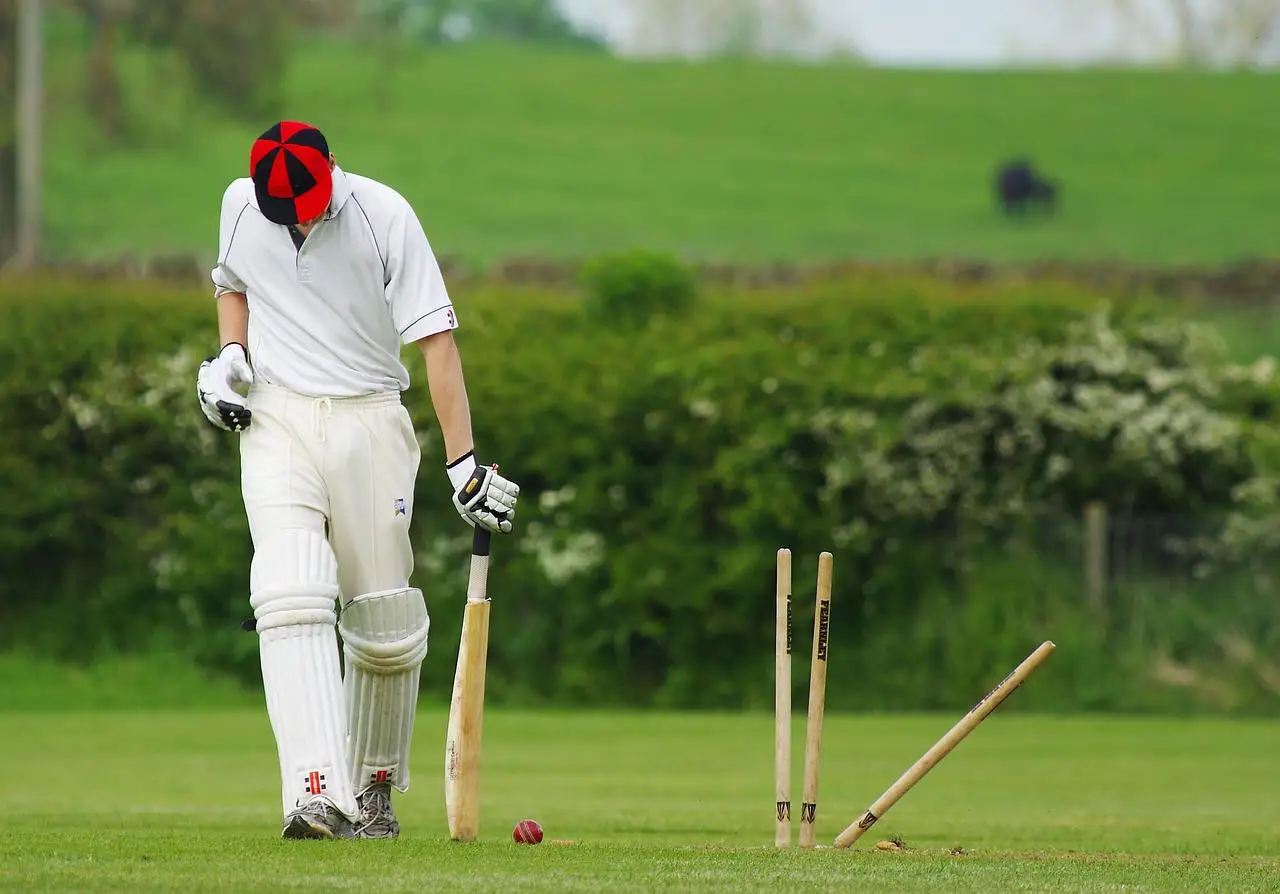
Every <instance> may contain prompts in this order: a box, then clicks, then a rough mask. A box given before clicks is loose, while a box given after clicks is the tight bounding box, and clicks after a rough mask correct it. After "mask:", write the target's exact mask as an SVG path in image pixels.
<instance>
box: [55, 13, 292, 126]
mask: <svg viewBox="0 0 1280 894" xmlns="http://www.w3.org/2000/svg"><path fill="white" fill-rule="evenodd" d="M65 3H66V6H67V8H69V9H70V10H73V11H74V12H76V13H78V14H79V16H80V17H81V18H82V20H83V22H84V24H85V26H86V30H87V33H88V40H89V48H88V54H87V61H86V71H85V78H86V81H85V90H86V100H87V104H88V106H89V109H90V111H91V112H92V114H93V116H94V119H95V120H96V121H97V123H98V124H99V126H100V127H101V128H102V130H103V131H104V132H105V133H106V135H107V136H108V137H109V138H112V139H117V140H118V139H122V138H123V137H125V136H126V134H127V131H128V128H129V120H128V103H127V101H126V100H127V97H126V88H125V85H124V82H123V80H122V78H121V75H120V70H119V53H120V52H121V51H122V50H123V49H124V48H125V47H127V46H141V47H145V48H147V49H150V50H152V51H155V52H159V53H163V54H166V55H168V56H170V57H172V58H174V59H175V60H176V61H177V62H178V63H179V65H180V66H181V68H182V70H183V71H184V73H185V75H186V77H187V80H188V82H189V83H190V85H191V86H192V87H193V88H194V89H195V90H196V91H197V92H198V93H199V94H200V95H201V96H203V97H205V98H206V99H208V100H210V101H212V102H213V103H214V104H215V105H216V106H217V107H219V108H220V109H221V110H223V111H224V112H225V113H228V114H231V115H233V116H236V117H240V118H244V119H246V120H252V121H258V120H261V119H262V118H265V117H270V116H272V115H274V114H276V113H278V112H279V111H280V107H281V103H282V100H283V88H284V77H285V74H286V71H287V67H288V62H289V55H290V53H289V42H290V37H291V35H292V32H293V29H294V28H295V27H296V25H297V23H298V20H299V16H300V15H301V9H302V0H184V2H182V3H155V2H149V0H65Z"/></svg>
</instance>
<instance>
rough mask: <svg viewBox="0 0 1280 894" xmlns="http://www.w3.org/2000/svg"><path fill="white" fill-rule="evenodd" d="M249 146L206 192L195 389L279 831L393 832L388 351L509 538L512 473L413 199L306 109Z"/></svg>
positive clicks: (406, 635)
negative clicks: (272, 762)
mask: <svg viewBox="0 0 1280 894" xmlns="http://www.w3.org/2000/svg"><path fill="white" fill-rule="evenodd" d="M248 161H249V165H248V170H249V176H248V177H241V178H237V179H235V180H233V181H232V182H231V184H230V186H229V187H228V188H227V189H226V191H225V193H224V194H223V198H222V213H221V223H220V227H219V236H218V257H217V262H216V264H215V265H214V267H213V270H212V273H211V278H212V280H213V285H214V289H213V292H214V297H215V304H216V307H217V321H218V338H219V345H220V350H219V351H218V353H217V355H216V356H214V357H211V358H209V359H208V360H206V361H205V362H203V363H202V364H201V366H200V369H199V372H198V375H197V388H196V390H197V396H198V398H199V403H200V407H201V409H202V410H203V411H204V414H205V416H206V417H207V418H208V420H209V422H210V423H212V424H213V425H215V426H217V427H219V428H221V429H224V430H226V431H227V432H231V433H234V434H235V435H236V436H237V437H238V439H239V448H240V485H241V493H242V496H243V500H244V509H245V514H246V516H247V519H248V524H249V532H250V536H251V538H252V543H253V559H252V562H251V565H250V568H249V591H250V596H249V601H250V604H251V606H252V608H253V616H254V619H255V623H256V628H255V629H256V631H257V636H258V646H259V655H260V660H261V666H262V682H263V688H264V691H265V695H266V707H267V714H268V717H269V719H270V723H271V729H272V731H273V733H274V736H275V743H276V751H277V755H278V757H279V762H280V783H281V795H282V799H283V814H284V818H283V824H282V829H283V831H282V834H283V837H285V838H394V837H396V836H398V835H399V834H400V826H399V823H398V822H397V821H396V816H395V812H394V811H393V809H392V805H391V796H392V792H393V791H396V792H405V791H406V790H407V789H408V788H409V781H410V780H409V751H410V745H411V743H412V740H413V728H414V708H415V705H416V703H417V696H418V681H419V672H420V669H421V665H422V662H423V659H424V657H425V656H426V654H427V633H428V629H429V626H430V621H429V616H428V612H427V605H426V601H425V599H424V597H423V593H422V590H421V589H419V588H418V587H415V586H412V585H411V584H410V576H411V573H412V571H413V566H414V554H413V546H412V544H411V542H410V539H409V525H410V522H411V520H412V518H413V510H414V484H415V481H416V479H417V474H418V468H419V463H420V460H421V450H420V447H419V441H418V436H417V433H416V431H415V428H414V424H413V420H412V419H411V417H410V414H409V412H408V410H407V409H406V407H405V406H404V404H403V403H402V401H401V394H402V392H404V391H405V390H406V389H407V388H408V387H409V372H408V370H407V368H406V367H405V365H403V364H402V362H401V353H400V352H401V347H402V346H405V345H414V346H416V347H417V349H418V352H419V353H421V355H422V359H423V362H424V364H425V371H426V380H427V387H428V390H429V393H430V398H431V402H432V407H433V409H434V411H435V415H436V419H437V422H438V424H439V427H440V432H441V435H442V436H443V442H444V451H445V457H444V460H445V462H444V469H443V470H442V472H443V473H444V474H443V475H442V476H441V485H442V487H441V499H443V498H444V497H445V496H446V495H450V496H451V498H452V502H453V505H454V507H455V508H456V510H457V512H458V513H459V514H460V515H461V517H462V519H463V520H464V521H465V522H466V523H467V524H469V525H471V526H472V527H473V528H475V527H477V526H478V527H480V528H483V529H486V530H488V531H491V532H493V533H498V534H505V533H509V532H510V531H511V529H512V523H513V521H514V516H515V509H516V501H517V497H518V495H519V487H518V486H517V485H516V484H515V483H513V482H512V481H509V480H507V479H506V478H504V477H503V476H501V475H499V474H498V472H497V467H496V466H491V465H487V464H485V463H481V462H478V461H477V459H476V455H475V451H474V445H473V443H472V431H471V414H470V408H469V404H468V399H467V390H466V385H465V382H464V379H463V368H462V360H461V356H460V354H459V350H458V346H457V344H456V342H455V340H454V335H453V330H455V329H457V328H458V318H457V315H456V313H455V310H454V307H453V304H452V302H451V300H450V297H449V294H448V292H447V290H446V288H445V283H444V278H443V276H442V273H441V270H440V266H439V264H438V262H437V260H436V257H435V255H434V253H433V251H432V248H431V245H430V243H429V242H428V240H427V237H426V234H425V233H424V232H423V228H422V226H421V224H420V223H419V220H418V217H417V215H416V214H415V212H414V209H413V208H412V206H410V204H409V203H408V202H407V201H406V200H405V199H404V198H403V197H402V196H401V195H400V194H399V193H397V192H396V191H395V190H394V189H392V188H391V187H389V186H386V185H384V184H382V183H380V182H378V181H376V180H373V179H370V178H368V177H362V176H360V175H357V174H354V173H347V172H345V171H343V170H342V168H340V167H339V166H338V165H337V162H336V159H335V158H334V156H333V154H332V153H331V152H330V150H329V144H328V141H327V140H326V138H325V136H324V135H323V134H322V133H321V132H320V131H319V130H318V129H316V128H315V127H313V126H311V125H308V124H303V123H299V122H293V121H281V122H279V123H276V124H274V125H273V126H271V127H270V128H269V129H268V130H267V131H266V132H265V133H263V134H262V135H261V136H260V137H259V138H258V139H257V140H255V141H254V142H253V143H252V146H251V148H250V152H249V159H248ZM446 485H447V487H448V490H447V491H446V490H444V486H446ZM339 635H340V636H341V646H339ZM339 648H341V649H342V654H341V659H342V660H341V661H340V656H339Z"/></svg>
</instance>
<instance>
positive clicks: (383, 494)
mask: <svg viewBox="0 0 1280 894" xmlns="http://www.w3.org/2000/svg"><path fill="white" fill-rule="evenodd" d="M248 403H249V409H250V410H252V412H253V420H252V424H251V425H250V426H249V427H248V429H246V430H245V431H244V432H243V433H242V434H241V436H240V479H241V490H242V492H243V497H244V505H245V513H246V515H247V517H248V521H249V531H250V534H251V536H252V538H253V543H254V546H255V548H256V549H261V548H262V546H263V544H266V543H270V542H271V541H272V539H273V538H274V537H275V536H276V535H277V534H278V533H279V532H281V531H283V530H285V529H290V528H305V529H308V530H311V531H314V532H315V533H317V534H319V535H320V536H321V537H326V538H327V539H328V541H329V544H330V545H331V546H332V547H333V552H334V555H335V556H336V558H337V561H338V587H339V590H340V592H341V600H342V604H343V605H344V606H345V605H346V603H348V602H350V601H351V599H352V598H353V597H355V596H358V595H360V594H362V593H372V592H376V591H379V590H389V589H395V588H398V587H406V586H408V584H409V576H410V575H411V573H412V572H413V546H412V543H411V542H410V540H409V523H410V521H411V520H412V518H413V489H414V482H415V481H416V480H417V476H418V465H419V462H420V460H421V451H420V449H419V447H418V439H417V435H416V434H415V432H414V428H413V422H412V419H411V418H410V416H409V411H408V410H407V409H406V408H405V406H404V404H403V403H401V401H400V394H399V392H386V393H381V394H375V395H369V396H362V397H345V398H338V397H332V398H330V397H322V398H313V397H307V396H304V395H300V394H297V393H295V392H291V391H287V390H285V389H283V388H280V387H277V386H273V385H253V386H252V387H251V388H250V390H249V395H248Z"/></svg>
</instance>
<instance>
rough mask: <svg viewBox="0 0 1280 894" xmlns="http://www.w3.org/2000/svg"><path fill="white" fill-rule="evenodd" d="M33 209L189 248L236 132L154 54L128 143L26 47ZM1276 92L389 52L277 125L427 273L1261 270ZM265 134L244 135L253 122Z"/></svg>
mask: <svg viewBox="0 0 1280 894" xmlns="http://www.w3.org/2000/svg"><path fill="white" fill-rule="evenodd" d="M50 55H51V61H50V80H51V90H52V94H51V109H50V119H51V120H50V134H49V140H50V146H49V153H50V154H49V158H48V160H47V165H46V168H47V177H48V180H47V190H46V197H45V207H46V211H47V214H48V235H49V239H48V245H49V251H50V253H51V254H54V255H58V256H63V257H67V256H82V257H83V256H95V257H100V256H114V255H118V254H120V253H125V252H128V253H133V254H136V255H150V254H155V253H163V252H173V251H184V252H199V253H200V254H201V255H202V256H211V255H212V254H213V253H214V252H215V251H216V239H217V216H218V206H219V199H220V196H221V193H222V190H223V188H224V187H225V185H226V183H227V182H228V181H229V180H230V179H231V178H233V177H238V176H243V175H244V174H245V173H246V169H247V160H246V159H247V157H248V147H249V144H250V141H251V139H252V137H253V136H255V135H256V134H257V132H258V131H259V130H260V129H261V127H258V126H257V125H255V124H233V123H229V122H228V121H226V120H225V119H222V118H219V117H216V116H212V115H211V114H210V112H209V110H208V109H206V108H204V107H202V106H200V105H198V104H194V103H192V102H190V101H189V99H187V98H185V97H184V96H183V94H182V93H181V91H179V90H178V89H177V88H175V87H174V86H173V84H174V83H176V81H175V79H174V78H173V77H172V74H171V72H170V71H169V70H168V69H166V68H165V67H164V66H163V65H162V64H161V63H159V62H157V61H156V60H154V59H150V60H149V59H146V58H143V57H140V56H134V57H130V58H129V59H128V60H127V61H128V65H127V66H126V72H127V74H128V76H129V81H130V83H131V84H132V90H131V92H130V94H129V96H130V99H129V104H130V108H131V109H132V110H133V111H132V115H133V118H134V120H135V121H136V122H137V126H136V129H137V132H138V136H137V138H136V140H135V141H134V142H132V143H131V144H130V145H127V146H124V147H112V146H108V145H105V144H104V143H103V142H102V140H101V138H100V137H99V136H97V135H95V134H94V133H93V132H92V131H91V130H90V129H89V128H88V127H87V122H86V119H85V117H84V114H83V112H82V108H83V86H82V80H83V75H82V73H81V66H82V64H83V63H82V60H81V57H80V56H81V52H80V50H79V49H78V48H77V47H76V46H75V44H74V43H72V42H70V39H69V38H63V39H62V40H61V41H60V42H58V43H56V44H55V46H54V47H53V48H52V49H51V51H50ZM1278 87H1280V74H1255V73H1229V74H1228V73H1189V72H1187V73H1184V72H1150V71H1148V72H1141V71H1103V70H1098V71H1088V72H1007V73H954V72H911V71H889V70H875V69H868V68H862V67H857V66H853V65H845V66H834V67H816V66H800V65H794V66H790V65H781V64H765V63H749V62H736V61H728V62H717V63H709V64H685V63H627V62H623V61H619V60H616V59H612V58H608V57H604V56H594V55H578V54H572V53H560V54H557V53H555V52H550V51H546V50H535V49H528V48H512V47H500V48H499V47H467V48H454V49H448V50H436V51H433V52H430V53H428V52H426V51H421V52H415V53H413V54H400V55H392V54H389V53H388V52H387V51H386V49H385V48H382V47H376V46H375V47H372V48H370V49H365V50H360V49H356V48H355V47H354V45H352V44H344V43H338V44H331V43H326V42H311V43H308V44H306V45H305V46H304V47H303V49H302V50H300V53H299V55H298V57H297V59H296V64H295V65H294V67H293V70H292V74H291V78H290V81H289V91H288V92H289V96H290V99H291V101H290V103H289V106H288V108H287V109H285V110H283V112H284V113H285V114H286V115H288V116H289V117H298V118H302V119H306V120H310V121H313V122H314V123H316V124H318V125H320V126H321V127H323V128H324V129H325V130H326V131H327V132H328V133H329V135H330V137H331V141H332V143H333V146H334V149H335V151H336V153H337V155H338V158H339V161H340V163H342V164H343V165H345V166H346V167H348V168H349V169H351V170H353V171H357V172H361V173H365V174H369V175H372V176H375V177H378V178H382V179H384V180H386V181H388V182H390V183H392V184H394V185H396V186H397V187H399V188H400V189H401V190H402V191H403V192H404V193H405V194H406V195H407V196H408V197H409V198H410V199H411V200H412V201H413V202H414V203H415V205H416V207H417V208H418V210H419V212H420V214H421V217H422V219H423V221H424V223H425V225H426V227H427V230H428V234H429V235H430V236H431V238H432V240H433V242H434V244H435V247H436V249H437V251H438V252H440V253H442V254H446V255H452V256H457V257H460V258H462V259H464V260H466V261H468V262H475V263H489V262H492V261H494V260H496V259H501V258H508V257H512V256H517V255H528V254H537V255H544V256H552V257H559V258H570V259H573V258H581V257H585V256H589V255H591V254H594V253H597V252H600V251H604V250H610V249H617V248H623V247H630V246H633V245H643V246H647V247H651V248H656V249H664V250H670V251H674V252H679V253H682V254H684V255H686V256H689V257H696V258H700V259H709V260H717V259H720V260H733V261H738V262H751V263H767V262H772V261H774V260H780V259H784V260H819V259H824V258H855V257H860V258H868V257H872V258H880V259H886V258H916V257H920V256H932V255H949V256H956V255H963V256H982V257H986V258H990V259H1026V258H1037V257H1056V258H1073V259H1078V258H1090V259H1098V258H1114V259H1126V260H1138V261H1149V262H1159V263H1170V262H1172V263H1186V262H1219V261H1224V260H1229V259H1234V258H1238V257H1241V256H1246V255H1267V254H1274V252H1275V239H1274V234H1275V233H1277V232H1280V179H1277V178H1276V177H1275V176H1274V170H1273V168H1274V163H1273V162H1274V159H1273V155H1274V147H1275V146H1276V145H1280V120H1278V119H1277V117H1276V116H1275V115H1274V114H1273V112H1274V105H1275V98H1276V96H1277V95H1280V93H1278V92H1277V88H1278ZM267 123H269V122H265V121H264V122H260V124H261V125H262V127H265V126H266V124H267ZM1022 152H1026V153H1030V154H1031V155H1032V156H1034V157H1035V158H1036V159H1038V160H1039V161H1040V162H1041V163H1043V164H1044V165H1045V166H1046V167H1047V168H1048V169H1049V170H1050V171H1051V173H1052V174H1054V175H1056V176H1058V177H1060V178H1062V180H1063V181H1064V183H1065V186H1064V189H1065V204H1064V208H1063V213H1062V215H1061V217H1060V218H1059V219H1057V220H1055V221H1052V222H1041V223H1037V224H1034V225H1030V226H1014V225H1010V224H1008V223H1006V222H1004V221H1003V220H1002V219H1001V218H1000V217H998V216H997V215H996V214H995V213H994V212H993V208H992V202H991V199H990V194H989V184H990V179H991V174H992V171H993V168H994V166H995V165H996V164H997V162H998V161H1000V160H1001V159H1003V158H1005V157H1007V156H1008V155H1009V154H1011V153H1022Z"/></svg>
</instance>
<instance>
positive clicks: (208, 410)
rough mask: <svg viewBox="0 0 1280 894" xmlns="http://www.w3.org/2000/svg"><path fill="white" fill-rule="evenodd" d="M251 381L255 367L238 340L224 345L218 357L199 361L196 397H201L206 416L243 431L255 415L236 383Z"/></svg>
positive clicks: (218, 424)
mask: <svg viewBox="0 0 1280 894" xmlns="http://www.w3.org/2000/svg"><path fill="white" fill-rule="evenodd" d="M252 384H253V369H252V368H250V366H249V358H248V356H247V355H246V354H245V350H244V345H241V344H238V343H236V342H231V343H230V344H228V345H225V346H224V347H223V348H222V350H221V351H220V352H219V353H218V356H217V357H210V358H209V359H207V360H205V361H204V362H203V363H201V364H200V372H199V373H198V374H197V375H196V396H197V397H199V398H200V409H201V410H203V411H204V415H205V418H206V419H208V420H209V421H210V422H211V423H213V424H214V425H216V426H217V427H218V428H221V429H224V430H225V431H244V430H245V429H246V428H248V427H249V423H250V422H251V421H252V419H253V414H252V413H251V412H249V405H248V404H247V403H246V402H245V399H244V398H243V397H241V396H240V394H239V392H237V391H236V386H237V385H252Z"/></svg>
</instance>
